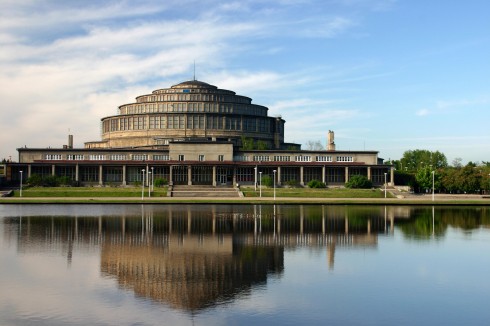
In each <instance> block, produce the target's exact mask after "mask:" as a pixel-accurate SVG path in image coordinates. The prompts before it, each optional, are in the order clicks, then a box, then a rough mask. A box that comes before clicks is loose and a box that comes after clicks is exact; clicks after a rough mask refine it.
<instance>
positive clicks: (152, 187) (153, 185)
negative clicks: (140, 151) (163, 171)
mask: <svg viewBox="0 0 490 326" xmlns="http://www.w3.org/2000/svg"><path fill="white" fill-rule="evenodd" d="M154 181H155V174H154V173H153V166H152V167H151V191H155V183H154Z"/></svg>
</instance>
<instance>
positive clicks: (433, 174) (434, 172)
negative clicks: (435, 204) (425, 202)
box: [432, 171, 436, 201]
mask: <svg viewBox="0 0 490 326" xmlns="http://www.w3.org/2000/svg"><path fill="white" fill-rule="evenodd" d="M435 175H436V171H432V201H434V184H435V182H434V180H435Z"/></svg>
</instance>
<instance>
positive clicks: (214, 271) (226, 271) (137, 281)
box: [101, 235, 284, 311]
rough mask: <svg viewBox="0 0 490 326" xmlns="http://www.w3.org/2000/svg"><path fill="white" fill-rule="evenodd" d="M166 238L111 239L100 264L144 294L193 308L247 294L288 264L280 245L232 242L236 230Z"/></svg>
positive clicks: (187, 308)
mask: <svg viewBox="0 0 490 326" xmlns="http://www.w3.org/2000/svg"><path fill="white" fill-rule="evenodd" d="M165 241H166V243H165V244H164V246H158V245H155V244H154V243H153V244H150V245H146V244H138V245H133V244H131V242H132V241H131V238H130V237H127V238H126V239H123V241H121V242H120V243H114V242H111V241H106V242H105V243H104V245H103V247H102V255H101V269H102V271H103V272H104V273H105V274H106V275H109V276H114V277H116V279H117V281H118V283H119V284H120V285H121V286H122V287H124V288H130V289H132V290H133V291H134V292H135V293H136V294H137V295H139V296H142V297H147V298H151V299H152V300H155V301H159V302H163V303H166V304H169V305H170V306H172V307H173V308H178V309H185V310H190V311H194V310H198V309H202V308H205V307H207V306H211V305H215V304H216V303H219V302H226V301H228V300H230V299H232V298H234V297H235V296H236V295H240V294H243V293H248V292H250V290H251V288H252V287H253V286H254V285H258V284H262V283H265V282H266V281H267V276H268V274H269V273H276V272H282V270H283V268H284V250H283V249H282V248H281V247H256V246H243V245H242V244H240V243H235V244H233V236H232V235H226V236H222V237H219V236H218V237H213V236H201V235H170V236H168V237H166V239H165Z"/></svg>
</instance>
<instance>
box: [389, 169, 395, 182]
mask: <svg viewBox="0 0 490 326" xmlns="http://www.w3.org/2000/svg"><path fill="white" fill-rule="evenodd" d="M394 185H395V168H394V167H393V166H391V169H390V186H394Z"/></svg>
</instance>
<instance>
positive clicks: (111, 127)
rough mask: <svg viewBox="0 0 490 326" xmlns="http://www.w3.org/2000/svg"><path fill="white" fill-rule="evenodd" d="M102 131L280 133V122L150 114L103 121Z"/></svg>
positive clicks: (262, 119) (210, 116) (244, 118)
mask: <svg viewBox="0 0 490 326" xmlns="http://www.w3.org/2000/svg"><path fill="white" fill-rule="evenodd" d="M102 128H103V131H104V133H107V132H113V131H125V130H146V129H197V130H204V129H207V130H238V131H250V132H264V133H270V132H273V131H274V130H275V131H276V132H279V133H281V134H282V132H283V130H284V129H283V127H282V124H281V123H278V124H276V121H275V120H271V119H267V118H250V117H226V116H215V115H208V116H206V115H184V114H175V115H174V114H170V115H166V114H165V115H152V116H136V117H118V118H110V119H108V120H105V121H103V123H102Z"/></svg>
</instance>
